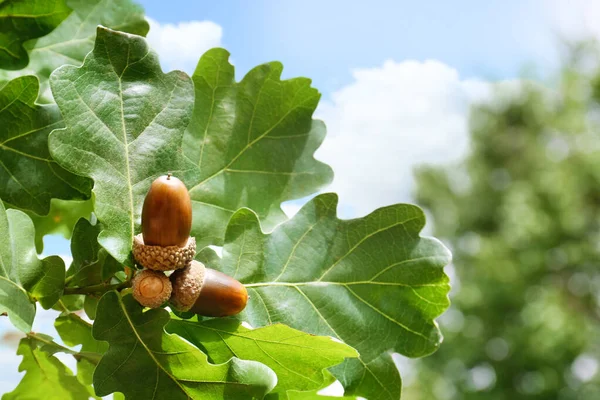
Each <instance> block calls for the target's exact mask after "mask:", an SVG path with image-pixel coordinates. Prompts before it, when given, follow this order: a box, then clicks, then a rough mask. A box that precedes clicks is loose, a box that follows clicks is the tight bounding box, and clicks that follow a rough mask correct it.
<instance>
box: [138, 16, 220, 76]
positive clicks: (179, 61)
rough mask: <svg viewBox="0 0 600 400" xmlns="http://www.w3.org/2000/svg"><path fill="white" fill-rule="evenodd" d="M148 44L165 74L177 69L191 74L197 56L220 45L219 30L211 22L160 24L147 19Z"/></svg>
mask: <svg viewBox="0 0 600 400" xmlns="http://www.w3.org/2000/svg"><path fill="white" fill-rule="evenodd" d="M147 19H148V22H149V23H150V32H149V33H148V41H149V42H150V46H152V48H153V49H154V50H156V52H157V53H158V55H159V57H160V62H161V65H162V67H163V69H164V70H165V71H171V70H174V69H179V70H182V71H185V72H187V73H188V74H192V73H193V72H194V69H196V64H197V63H198V60H199V59H200V56H201V55H202V54H204V52H206V51H207V50H209V49H211V48H213V47H219V46H221V38H222V36H223V29H222V28H221V26H220V25H218V24H216V23H214V22H211V21H189V22H180V23H178V24H161V23H159V22H157V21H155V20H153V19H151V18H147Z"/></svg>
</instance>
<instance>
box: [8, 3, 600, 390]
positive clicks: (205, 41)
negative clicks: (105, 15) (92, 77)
mask: <svg viewBox="0 0 600 400" xmlns="http://www.w3.org/2000/svg"><path fill="white" fill-rule="evenodd" d="M140 2H141V4H142V5H143V6H144V7H145V9H146V14H147V15H148V17H149V18H151V19H152V20H153V21H152V30H151V36H149V41H150V43H151V45H152V46H153V47H155V49H156V50H157V51H158V53H159V55H160V57H161V62H162V63H163V67H164V68H165V69H166V70H168V69H171V68H174V67H176V68H182V69H184V70H185V71H186V72H188V73H191V72H193V68H194V66H195V63H196V62H197V59H198V58H199V56H200V54H201V52H202V51H204V50H206V49H208V48H209V47H212V46H221V47H225V48H227V49H228V50H229V51H230V52H231V54H232V60H233V62H234V63H235V65H236V68H237V70H238V77H239V78H241V75H242V74H243V73H244V72H246V71H247V70H249V69H250V68H252V67H254V66H255V65H258V64H260V63H262V62H266V61H271V60H278V61H281V62H283V64H284V67H285V69H284V77H294V76H307V77H309V78H312V79H313V82H314V86H315V87H317V88H318V89H319V90H320V91H321V92H322V93H323V101H322V103H321V105H320V107H319V109H318V111H317V113H316V114H317V117H319V118H322V119H323V120H325V122H326V124H327V126H328V137H327V139H326V140H325V142H324V144H323V146H322V148H321V149H320V150H319V151H318V152H317V154H316V156H317V158H319V159H321V160H323V161H325V162H327V163H329V164H330V165H332V166H333V168H334V171H335V173H336V178H335V180H334V182H333V184H332V186H331V187H330V188H328V190H332V191H336V192H338V193H339V194H340V208H341V215H342V216H344V217H353V216H358V215H363V214H366V213H368V212H370V211H372V210H373V209H374V208H376V207H379V206H382V205H387V204H392V203H397V202H408V201H411V193H412V188H413V181H412V168H413V167H414V166H415V165H419V164H422V163H445V162H451V161H455V160H457V159H460V158H461V157H462V156H464V154H465V153H466V152H467V151H468V111H469V107H470V106H471V105H472V104H473V103H474V102H478V101H485V100H486V98H487V97H488V96H489V95H490V93H492V92H493V91H494V90H496V89H497V88H508V89H510V88H514V87H515V86H518V84H519V79H521V78H523V77H533V78H536V79H541V80H547V79H549V78H551V77H552V75H553V74H554V73H555V72H556V67H557V65H558V52H557V49H558V44H559V40H561V38H567V39H572V38H573V37H578V35H580V34H581V31H582V27H583V28H585V29H587V30H589V32H587V31H586V32H585V33H586V34H587V33H589V34H591V35H596V36H598V33H599V32H600V18H598V17H599V16H600V15H598V14H599V13H598V11H599V10H600V7H599V6H597V5H596V4H599V3H600V2H595V1H594V0H589V1H587V0H564V1H563V0H504V1H494V2H492V1H481V0H455V1H431V0H423V1H398V0H396V1H394V0H369V1H348V0H346V1H342V0H320V1H319V0H286V1H273V0H271V1H266V0H254V1H246V0H229V1H212V2H209V1H196V0H194V1H192V0H187V1H184V0H169V1H164V0H143V1H140ZM597 21H598V22H597ZM585 29H584V30H585ZM153 32H154V33H153ZM300 204H301V202H292V203H290V204H287V205H286V206H285V207H284V209H285V211H286V212H288V213H289V214H290V215H291V214H293V213H294V212H295V211H296V210H297V209H298V207H299V206H300ZM45 243H46V246H45V251H46V253H47V254H61V255H68V253H69V248H68V242H67V241H66V240H64V239H62V238H58V237H47V238H46V239H45ZM39 317H40V318H39V319H38V320H36V325H35V327H34V329H39V330H41V331H44V332H48V333H52V328H51V326H52V319H51V317H52V315H51V314H49V313H40V315H39ZM10 329H11V328H10V326H9V324H8V321H7V319H6V318H4V319H0V334H3V333H4V332H7V331H8V330H10ZM67 361H70V360H68V359H67ZM19 362H20V357H17V356H16V355H14V349H13V348H7V347H3V346H2V344H1V343H0V372H2V374H0V375H1V376H0V393H3V392H4V391H8V390H11V389H12V388H14V387H15V386H16V384H17V382H18V381H19V379H20V375H19V374H18V372H17V365H18V363H19ZM71 365H72V364H71Z"/></svg>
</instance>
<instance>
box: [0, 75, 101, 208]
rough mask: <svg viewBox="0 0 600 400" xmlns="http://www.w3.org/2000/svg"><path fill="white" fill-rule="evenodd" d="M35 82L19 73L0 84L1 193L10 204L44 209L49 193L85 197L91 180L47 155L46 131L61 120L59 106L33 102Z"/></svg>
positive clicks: (57, 196) (71, 197) (56, 195)
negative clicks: (0, 87)
mask: <svg viewBox="0 0 600 400" xmlns="http://www.w3.org/2000/svg"><path fill="white" fill-rule="evenodd" d="M38 88H39V83H38V80H37V78H36V77H35V76H23V77H20V78H17V79H14V80H12V81H10V82H8V83H7V84H6V85H5V86H4V87H3V88H2V89H0V126H2V130H1V131H0V196H1V197H2V199H3V200H4V201H5V202H7V203H9V204H10V205H12V206H15V207H18V208H20V209H24V210H29V211H33V212H35V213H36V214H38V215H46V214H48V212H49V211H50V200H51V199H52V198H60V199H67V200H68V199H86V198H89V196H90V190H91V187H92V183H91V181H90V180H89V179H85V178H82V177H80V176H76V175H73V174H72V173H70V172H68V171H66V170H65V169H64V168H62V167H60V166H59V165H58V164H56V162H55V161H54V160H53V159H52V157H51V156H50V152H49V150H48V135H49V133H50V131H51V130H52V129H54V128H60V127H62V126H64V124H63V122H62V118H61V116H60V112H59V111H58V107H56V106H55V105H48V106H41V105H37V104H35V99H36V97H37V95H38Z"/></svg>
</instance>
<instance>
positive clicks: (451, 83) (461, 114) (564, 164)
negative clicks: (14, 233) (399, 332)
mask: <svg viewBox="0 0 600 400" xmlns="http://www.w3.org/2000/svg"><path fill="white" fill-rule="evenodd" d="M138 2H140V3H141V4H142V5H143V6H144V7H145V9H146V14H147V15H148V17H149V20H150V22H151V31H150V34H149V36H148V39H149V41H150V43H151V45H152V46H153V47H154V48H155V49H156V51H157V52H158V53H159V55H160V57H161V62H162V64H163V67H164V69H165V70H171V69H181V70H184V71H186V72H188V73H192V72H193V70H194V68H195V65H196V62H197V61H198V58H199V56H200V55H201V54H202V53H203V52H204V51H206V50H207V49H209V48H212V47H217V46H222V47H225V48H227V49H228V50H229V51H230V52H231V53H232V60H233V62H234V64H235V65H236V68H237V71H236V72H237V76H238V78H241V77H242V76H243V75H244V73H245V72H247V71H248V70H249V69H250V68H252V67H253V66H255V65H257V64H260V63H262V62H266V61H271V60H279V61H282V62H283V64H284V66H285V70H284V77H294V76H307V77H310V78H312V79H313V83H314V86H315V87H317V88H318V89H319V90H320V91H321V92H322V101H321V104H320V106H319V109H318V112H317V117H318V118H321V119H323V120H325V122H326V124H327V126H328V136H327V139H326V140H325V142H324V144H323V146H322V148H321V149H319V151H318V152H317V154H316V156H317V158H318V159H320V160H322V161H325V162H327V163H328V164H330V165H331V166H332V167H333V168H334V171H335V174H336V176H335V180H334V182H333V184H332V185H331V186H330V187H329V188H327V189H326V190H327V191H329V190H331V191H336V192H338V193H339V194H340V209H339V213H340V215H341V216H342V217H345V218H352V217H358V216H362V215H365V214H367V213H369V212H371V211H372V210H374V209H375V208H377V207H380V206H384V205H388V204H392V203H399V202H411V203H417V204H419V205H421V206H422V207H424V208H425V209H426V211H427V213H428V216H429V221H428V225H427V232H426V233H427V234H434V235H435V236H437V237H440V238H441V239H442V240H443V241H444V242H445V243H446V244H447V245H448V246H449V247H450V248H451V249H452V251H453V253H454V262H453V265H451V266H450V267H448V268H447V272H448V274H449V275H450V276H451V280H452V285H453V289H452V292H451V300H452V306H451V308H450V310H449V311H448V312H446V313H445V314H444V315H443V316H442V317H441V318H440V320H439V323H440V326H441V329H442V331H443V333H444V335H445V341H444V343H443V345H442V346H441V349H440V350H439V351H438V352H437V353H435V354H433V355H432V356H430V357H428V358H425V359H422V360H408V359H404V358H402V357H400V356H398V357H397V358H396V360H397V362H398V367H399V368H400V370H401V373H402V376H403V380H404V397H403V398H405V399H418V400H421V399H423V400H425V399H427V400H428V399H439V400H451V399H486V400H488V399H489V400H508V399H561V400H567V399H569V400H570V399H585V400H588V399H589V400H595V399H600V371H599V368H600V365H599V361H600V219H599V216H600V51H599V50H598V46H597V44H596V43H595V40H596V39H599V38H600V2H598V1H596V0H587V1H586V0H505V1H495V2H490V1H486V2H484V1H479V0H455V1H452V2H440V1H432V0H424V1H419V2H414V1H397V0H370V1H368V2H363V1H342V0H328V1H322V0H303V1H300V0H290V1H282V2H277V1H267V0H257V1H253V2H248V1H244V0H236V1H234V0H231V1H226V2H216V1H215V2H208V1H192V0H188V1H183V0H170V1H168V2H166V1H162V0H141V1H140V0H138ZM305 201H306V199H304V200H300V201H294V202H289V203H287V204H285V205H284V208H285V211H286V213H288V215H293V214H294V213H295V212H296V211H297V210H298V209H299V208H300V207H301V205H302V204H303V203H304V202H305ZM44 249H45V253H46V254H61V255H62V256H63V257H64V258H65V259H67V260H68V259H69V258H70V254H69V244H68V241H67V240H65V239H63V238H61V237H60V236H48V237H46V238H45V247H44ZM54 317H55V315H54V313H53V312H52V311H48V312H41V310H40V312H39V314H38V317H37V319H36V323H35V326H34V329H36V330H39V331H43V332H48V333H51V332H54V330H53V327H52V322H53V319H54ZM0 335H2V341H1V343H0V393H4V392H8V391H10V390H12V389H13V388H14V387H15V386H16V385H17V383H18V381H19V380H20V376H21V374H20V373H19V372H18V371H17V366H18V363H19V362H20V359H19V357H17V356H16V355H15V351H16V344H17V342H18V338H19V335H18V333H16V332H15V331H14V330H12V329H11V327H10V325H9V323H8V321H6V319H0ZM64 361H65V362H66V363H67V364H69V365H71V364H72V361H71V360H70V359H69V358H68V357H66V358H64ZM327 393H331V394H336V393H339V386H335V385H334V387H332V388H330V389H328V390H327Z"/></svg>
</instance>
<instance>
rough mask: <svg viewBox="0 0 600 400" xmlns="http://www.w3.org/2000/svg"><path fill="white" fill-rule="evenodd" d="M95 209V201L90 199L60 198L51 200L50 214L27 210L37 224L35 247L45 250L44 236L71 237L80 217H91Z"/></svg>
mask: <svg viewBox="0 0 600 400" xmlns="http://www.w3.org/2000/svg"><path fill="white" fill-rule="evenodd" d="M92 211H94V203H93V201H92V199H89V200H80V201H78V200H72V201H69V200H60V199H52V200H51V201H50V212H49V213H48V215H44V216H42V217H40V216H39V215H37V214H35V213H33V212H31V211H29V212H28V211H25V212H26V213H27V215H29V217H30V218H31V220H32V221H33V225H35V247H36V249H37V252H38V253H41V252H42V251H43V250H44V236H46V235H53V234H55V235H61V236H62V237H64V238H65V239H71V234H72V233H73V228H74V227H75V224H76V223H77V221H79V219H80V218H85V219H88V220H89V219H90V218H91V215H92Z"/></svg>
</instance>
